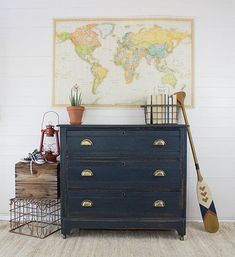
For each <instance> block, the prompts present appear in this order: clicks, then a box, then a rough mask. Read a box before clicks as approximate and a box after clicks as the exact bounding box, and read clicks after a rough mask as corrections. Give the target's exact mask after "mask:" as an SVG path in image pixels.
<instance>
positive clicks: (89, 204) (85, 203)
mask: <svg viewBox="0 0 235 257" xmlns="http://www.w3.org/2000/svg"><path fill="white" fill-rule="evenodd" d="M81 205H82V207H85V208H91V207H92V206H93V202H92V201H91V200H84V201H83V202H82V203H81Z"/></svg>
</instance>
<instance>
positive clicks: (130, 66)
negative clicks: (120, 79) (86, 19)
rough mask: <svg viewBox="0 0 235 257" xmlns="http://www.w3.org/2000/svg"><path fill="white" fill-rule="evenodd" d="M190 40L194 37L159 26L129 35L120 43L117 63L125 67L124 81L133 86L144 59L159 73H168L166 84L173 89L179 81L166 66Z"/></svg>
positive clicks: (164, 82)
mask: <svg viewBox="0 0 235 257" xmlns="http://www.w3.org/2000/svg"><path fill="white" fill-rule="evenodd" d="M187 38H191V34H188V33H186V32H177V31H176V30H174V29H164V28H161V27H160V26H157V25H155V26H154V27H152V28H150V29H141V30H140V31H138V32H127V33H125V35H124V36H123V37H122V39H121V40H119V41H118V42H117V43H118V47H117V50H116V53H115V55H114V63H115V64H116V65H117V66H121V67H122V68H123V70H124V77H125V81H126V83H127V84H130V83H131V82H133V80H134V78H138V73H137V72H136V68H137V67H138V66H139V64H140V62H141V61H142V60H143V59H145V60H146V62H147V64H148V65H154V66H155V67H156V69H157V70H158V71H159V72H164V74H166V75H165V76H163V77H162V83H163V84H169V85H171V86H172V87H174V86H175V85H176V83H177V79H176V76H175V75H174V74H173V72H174V71H173V70H172V69H170V68H169V67H168V66H167V64H166V57H167V56H168V55H169V54H171V53H172V52H173V51H174V49H175V48H176V47H177V46H178V45H179V44H180V42H181V41H182V40H184V39H187Z"/></svg>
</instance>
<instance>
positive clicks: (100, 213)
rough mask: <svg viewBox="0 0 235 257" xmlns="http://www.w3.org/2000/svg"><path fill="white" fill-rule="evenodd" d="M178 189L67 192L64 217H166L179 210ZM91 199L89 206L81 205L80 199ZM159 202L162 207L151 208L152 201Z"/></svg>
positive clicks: (180, 211)
mask: <svg viewBox="0 0 235 257" xmlns="http://www.w3.org/2000/svg"><path fill="white" fill-rule="evenodd" d="M180 199H181V197H180V193H179V192H165V193H163V192H159V193H152V192H125V191H121V192H119V191H118V192H114V191H112V192H99V191H75V192H73V191H69V194H68V216H69V217H77V216H79V217H83V218H92V217H93V218H117V217H120V218H124V217H132V218H137V217H139V218H140V217H143V218H154V217H156V218H159V217H161V218H169V217H175V218H176V217H180V216H181V215H182V213H183V207H182V203H181V200H180ZM88 200H89V201H91V202H92V204H93V206H92V207H83V206H82V203H83V201H88ZM158 200H160V201H163V202H164V204H165V206H164V207H154V206H153V205H154V202H155V201H158Z"/></svg>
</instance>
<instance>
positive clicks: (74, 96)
mask: <svg viewBox="0 0 235 257" xmlns="http://www.w3.org/2000/svg"><path fill="white" fill-rule="evenodd" d="M69 100H70V104H71V106H79V105H81V103H82V92H81V91H80V90H79V86H78V85H77V84H76V85H75V86H73V87H72V88H71V91H70V96H69Z"/></svg>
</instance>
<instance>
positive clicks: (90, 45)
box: [57, 24, 114, 94]
mask: <svg viewBox="0 0 235 257" xmlns="http://www.w3.org/2000/svg"><path fill="white" fill-rule="evenodd" d="M113 29H114V25H113V24H88V25H84V26H81V27H78V28H77V29H76V30H75V31H74V32H72V33H68V32H61V33H57V38H58V39H59V40H60V42H64V41H66V40H70V41H71V42H72V43H73V45H74V50H75V52H76V54H77V55H78V56H79V57H80V58H81V59H82V60H84V61H85V62H87V63H88V64H90V65H91V74H92V75H93V83H92V93H93V94H96V93H97V88H98V87H99V85H100V84H101V83H102V82H103V80H104V79H105V78H106V77H107V73H108V69H107V68H105V67H103V66H102V65H101V64H100V63H99V61H98V60H97V59H95V58H94V56H93V53H94V51H95V50H96V49H97V48H99V47H101V46H102V45H101V42H100V40H99V36H100V37H101V38H104V39H105V38H106V37H107V36H109V35H110V34H111V33H112V32H113ZM96 30H97V31H98V33H97V32H96Z"/></svg>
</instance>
